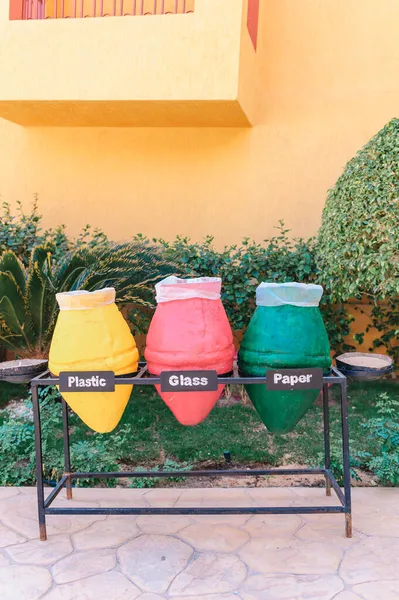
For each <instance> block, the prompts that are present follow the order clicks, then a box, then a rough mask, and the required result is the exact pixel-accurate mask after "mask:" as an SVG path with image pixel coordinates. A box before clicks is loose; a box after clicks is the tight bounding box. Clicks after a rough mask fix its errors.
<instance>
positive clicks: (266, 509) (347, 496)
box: [31, 363, 352, 540]
mask: <svg viewBox="0 0 399 600" xmlns="http://www.w3.org/2000/svg"><path fill="white" fill-rule="evenodd" d="M218 382H219V383H220V384H250V383H251V384H259V385H265V384H266V377H240V376H239V375H238V374H237V373H236V372H235V373H234V374H233V375H232V376H231V377H218ZM58 383H59V379H58V378H55V377H51V376H50V373H49V372H48V371H47V372H46V373H43V374H42V375H40V376H39V377H36V378H35V379H33V380H32V381H31V387H32V402H33V417H34V424H35V447H36V479H37V500H38V513H39V528H40V539H41V540H46V539H47V533H46V516H47V515H68V514H72V515H221V514H222V515H223V514H224V515H233V514H250V515H255V514H312V513H344V514H345V534H346V537H352V513H351V481H350V464H349V435H348V399H347V381H346V377H345V376H344V375H342V373H340V372H339V371H338V370H337V369H335V368H333V369H332V374H331V375H329V376H325V377H323V390H322V394H323V416H324V419H323V420H324V456H325V464H324V467H323V468H318V469H311V468H309V469H241V470H236V469H228V470H212V471H186V472H182V471H179V472H178V473H173V472H169V471H168V472H153V471H149V472H148V471H141V472H138V471H133V472H122V473H92V472H90V473H72V472H71V464H70V452H69V427H68V408H67V405H66V402H65V400H62V415H63V433H64V460H65V473H64V475H63V477H61V479H60V481H59V482H58V483H57V485H56V486H55V488H54V489H53V490H52V491H51V493H50V494H49V495H48V496H47V498H45V497H44V482H43V460H42V436H41V425H40V403H39V394H38V388H39V387H42V386H48V385H57V384H58ZM115 383H116V385H151V386H153V385H156V384H159V383H160V378H159V377H149V376H148V373H147V369H146V365H145V364H144V363H140V371H139V373H138V374H137V375H136V376H135V377H118V378H117V379H116V382H115ZM330 384H333V385H334V384H335V385H339V386H340V400H341V417H342V447H343V469H344V491H342V490H341V488H340V487H339V485H338V483H337V480H336V479H335V477H334V475H333V473H332V471H331V465H330V462H331V458H330V428H329V399H328V386H329V385H330ZM309 474H311V475H324V477H325V480H326V495H327V496H331V488H332V489H333V490H334V491H335V493H336V495H337V497H338V500H339V502H340V505H339V506H296V507H270V506H256V507H254V506H247V507H237V508H219V507H218V508H200V507H191V508H167V507H165V508H150V507H132V508H54V507H53V508H52V507H51V504H52V503H53V501H54V500H55V498H56V497H57V496H58V494H59V493H60V491H61V490H62V488H64V487H65V488H66V495H67V499H68V500H70V499H72V481H73V480H75V479H87V478H96V479H106V478H118V477H177V476H178V477H182V476H184V477H214V476H217V477H220V476H228V477H231V476H243V477H248V476H251V475H252V476H265V475H309Z"/></svg>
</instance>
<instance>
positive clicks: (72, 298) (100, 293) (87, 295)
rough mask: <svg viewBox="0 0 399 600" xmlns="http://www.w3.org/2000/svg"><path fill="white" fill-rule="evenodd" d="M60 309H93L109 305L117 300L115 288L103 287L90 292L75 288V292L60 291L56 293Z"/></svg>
mask: <svg viewBox="0 0 399 600" xmlns="http://www.w3.org/2000/svg"><path fill="white" fill-rule="evenodd" d="M55 297H56V299H57V302H58V306H59V307H60V310H91V309H93V308H98V307H99V306H107V304H113V303H114V302H115V297H116V292H115V289H114V288H102V289H101V290H94V292H88V291H87V290H75V291H73V292H60V293H58V294H56V295H55Z"/></svg>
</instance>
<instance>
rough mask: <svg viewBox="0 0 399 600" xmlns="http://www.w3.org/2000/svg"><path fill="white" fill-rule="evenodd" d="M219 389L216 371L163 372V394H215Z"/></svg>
mask: <svg viewBox="0 0 399 600" xmlns="http://www.w3.org/2000/svg"><path fill="white" fill-rule="evenodd" d="M217 389H218V375H217V372H216V371H163V372H162V373H161V392H215V391H216V390H217Z"/></svg>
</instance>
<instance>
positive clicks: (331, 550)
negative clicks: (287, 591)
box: [239, 537, 343, 575]
mask: <svg viewBox="0 0 399 600" xmlns="http://www.w3.org/2000/svg"><path fill="white" fill-rule="evenodd" d="M342 555H343V550H342V549H341V548H339V547H338V546H336V545H333V544H330V543H329V541H328V539H326V541H325V543H318V542H304V541H302V540H298V539H295V538H287V537H285V538H282V537H280V538H278V537H271V538H256V539H253V540H251V541H250V542H249V543H248V544H247V545H246V546H244V548H242V549H241V550H240V551H239V556H240V557H241V558H242V559H243V560H244V561H245V562H246V564H247V565H248V566H249V567H250V568H251V569H253V570H254V571H259V572H260V573H270V574H273V573H287V574H298V575H308V574H309V575H319V574H329V573H330V574H332V573H335V572H336V571H337V569H338V566H339V563H340V561H341V559H342Z"/></svg>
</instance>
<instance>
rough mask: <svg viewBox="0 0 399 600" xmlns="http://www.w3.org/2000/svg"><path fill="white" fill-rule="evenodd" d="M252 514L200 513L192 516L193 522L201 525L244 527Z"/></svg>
mask: <svg viewBox="0 0 399 600" xmlns="http://www.w3.org/2000/svg"><path fill="white" fill-rule="evenodd" d="M250 518H251V515H198V516H191V520H192V522H193V523H199V524H201V525H219V524H220V525H230V526H231V527H242V526H243V525H245V523H247V522H248V521H249V519H250Z"/></svg>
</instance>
